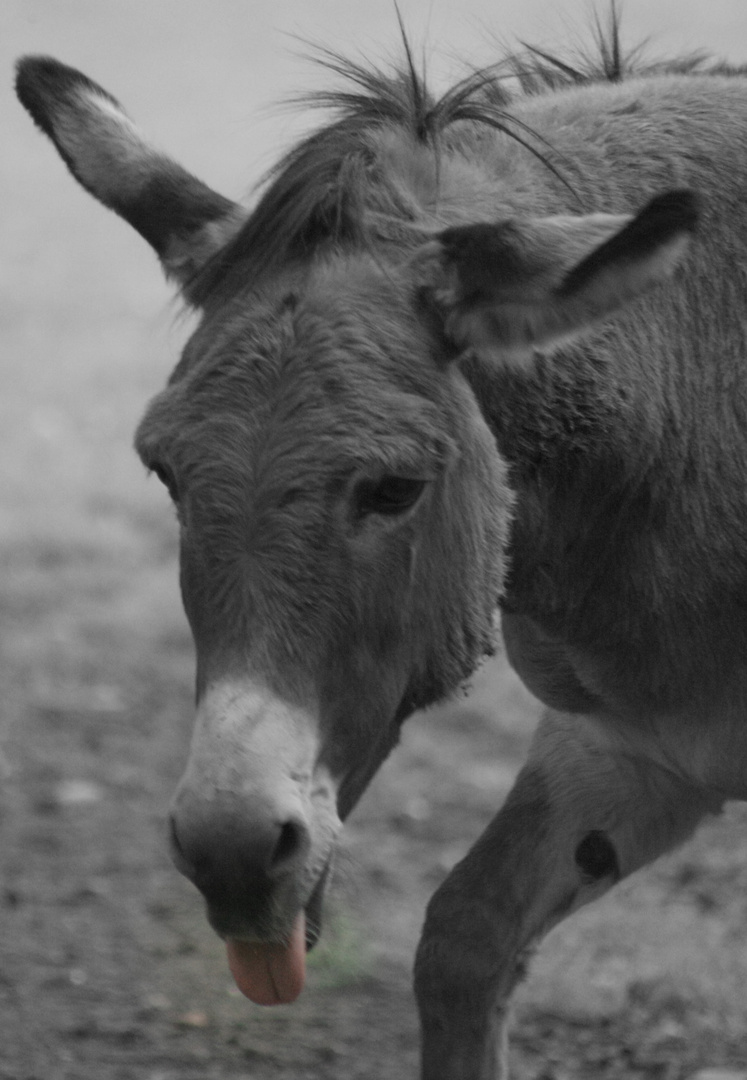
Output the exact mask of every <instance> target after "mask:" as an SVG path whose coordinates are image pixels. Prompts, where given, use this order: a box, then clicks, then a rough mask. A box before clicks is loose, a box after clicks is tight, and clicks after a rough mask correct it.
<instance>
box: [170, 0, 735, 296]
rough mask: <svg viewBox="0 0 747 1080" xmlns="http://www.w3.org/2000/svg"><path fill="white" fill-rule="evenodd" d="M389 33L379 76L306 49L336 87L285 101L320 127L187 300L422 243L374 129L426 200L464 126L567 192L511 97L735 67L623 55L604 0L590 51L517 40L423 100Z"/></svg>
mask: <svg viewBox="0 0 747 1080" xmlns="http://www.w3.org/2000/svg"><path fill="white" fill-rule="evenodd" d="M400 29H401V31H402V40H403V45H404V54H405V63H404V64H403V65H401V66H400V67H395V68H394V70H393V71H391V72H385V71H382V70H380V69H379V68H376V67H373V66H366V65H364V64H362V63H357V62H356V61H354V60H351V59H349V58H347V57H345V56H343V55H341V54H339V53H336V52H334V51H332V50H329V49H326V48H323V47H318V48H315V50H314V55H313V59H314V60H315V62H317V63H319V64H320V65H321V66H323V67H325V68H326V69H327V70H329V71H331V72H332V73H334V74H335V75H337V76H338V77H339V78H340V79H341V80H342V84H343V85H342V88H341V89H336V90H334V89H332V90H322V91H316V92H312V93H310V94H305V95H301V96H300V97H298V98H295V99H294V101H293V103H294V104H303V105H307V106H312V107H319V108H323V109H326V110H330V111H331V112H332V114H333V119H332V122H331V123H329V124H328V125H326V126H325V127H323V128H321V129H319V130H317V131H315V132H314V133H312V134H311V135H309V136H307V137H306V138H305V139H303V140H302V141H301V142H300V143H298V145H296V146H295V147H293V148H292V149H291V150H290V151H288V153H287V154H285V155H284V156H283V157H282V158H281V159H280V161H279V162H278V163H277V164H276V165H275V166H274V167H273V168H272V169H271V170H270V171H269V172H268V173H267V174H266V176H265V177H264V180H263V181H262V183H263V184H264V185H265V191H264V194H263V195H262V196H261V197H260V199H259V201H258V203H257V205H256V206H255V208H254V210H253V211H252V212H251V214H250V215H249V217H248V218H247V220H246V222H245V223H244V225H243V226H242V228H241V229H240V230H239V231H238V233H237V234H236V235H235V236H234V237H233V238H232V239H231V240H230V241H229V242H228V243H227V244H226V245H225V247H224V248H222V249H221V250H220V251H219V252H218V253H217V254H216V255H215V256H214V257H213V259H212V260H211V261H210V262H209V263H208V264H207V265H206V266H204V267H203V268H202V269H201V270H200V272H199V274H198V275H197V276H196V277H195V278H194V279H193V280H191V281H190V282H189V283H188V284H187V287H186V288H185V293H186V295H187V296H188V298H189V300H190V302H192V303H195V304H197V305H198V306H201V305H207V304H211V303H213V302H215V301H216V300H221V299H224V298H225V297H226V296H228V295H231V294H232V292H233V290H234V289H235V288H238V287H241V288H246V287H247V285H251V284H252V282H254V281H256V280H258V279H260V278H261V277H263V276H265V275H267V274H272V273H273V272H274V271H277V270H279V269H281V268H283V267H288V266H289V265H290V266H292V265H294V264H298V263H299V262H300V261H302V260H303V259H305V258H308V257H309V256H310V255H312V254H313V253H314V252H316V251H317V250H319V249H320V248H330V247H332V248H334V247H337V248H340V247H351V248H356V247H357V248H361V247H370V248H373V247H374V244H375V242H376V241H381V240H386V239H391V238H392V235H393V232H394V234H396V239H397V240H398V241H400V242H403V241H405V242H406V240H407V237H408V235H409V237H410V238H411V240H412V241H413V242H419V241H420V240H422V238H423V233H422V228H423V222H422V218H423V207H422V205H419V204H417V203H416V201H415V200H414V199H413V197H412V194H411V192H409V191H408V190H407V187H406V185H405V184H403V183H401V182H398V178H397V175H396V169H395V170H393V169H392V168H391V167H389V168H387V167H386V166H385V164H384V163H383V162H382V160H381V152H380V150H381V148H380V145H377V140H376V134H377V133H379V132H383V131H384V130H385V129H388V130H389V131H390V132H392V133H393V134H394V135H397V134H398V135H399V137H400V140H401V141H400V145H402V140H404V145H405V146H407V145H409V147H410V148H411V150H417V149H420V150H421V151H422V150H425V151H426V152H427V154H428V158H429V160H428V168H429V171H430V173H431V178H432V188H433V191H434V202H435V201H437V198H438V186H439V165H440V160H441V154H442V152H443V151H449V150H451V151H454V150H458V149H459V147H460V144H462V145H464V144H465V143H466V142H467V141H469V134H468V132H469V131H471V132H474V130H475V128H476V127H477V128H479V127H487V128H489V129H493V130H495V131H499V132H502V133H503V134H504V135H506V136H508V137H509V138H511V139H513V140H514V141H516V142H518V143H520V144H521V145H522V146H523V147H524V148H525V149H526V150H527V151H529V152H530V153H532V154H533V155H534V156H535V157H537V158H538V159H539V160H540V161H541V162H542V163H543V165H544V166H545V167H547V168H548V169H549V170H550V171H551V172H552V173H554V174H555V176H556V177H557V178H558V180H559V181H560V182H562V183H563V184H565V185H566V187H569V188H570V184H569V183H568V181H567V180H566V179H565V177H564V176H563V173H562V171H561V166H562V156H561V155H560V154H558V153H556V152H554V150H553V147H552V146H551V145H550V144H548V143H547V141H546V140H545V139H543V138H542V136H540V135H539V134H538V133H537V132H535V131H533V130H532V129H531V128H530V127H528V126H527V125H526V124H524V123H523V122H522V121H521V120H519V119H518V117H516V116H514V115H513V114H512V113H511V111H510V106H511V104H512V103H513V102H514V101H516V100H517V98H522V97H527V96H534V95H537V94H544V93H552V92H554V91H557V90H561V89H564V88H567V87H573V86H579V85H584V84H590V83H600V82H619V81H622V80H623V79H627V78H631V77H634V76H635V77H640V76H653V75H661V74H721V75H728V74H744V73H745V72H747V66H745V67H732V66H729V65H727V64H723V63H711V62H710V60H709V58H708V56H707V55H706V54H705V53H702V52H699V53H692V54H689V55H687V56H683V57H680V58H678V59H672V60H667V61H660V62H655V63H646V62H645V61H644V59H643V48H644V45H645V43H641V44H639V45H638V46H635V47H634V48H632V49H629V50H628V51H625V50H623V48H622V44H621V39H620V13H619V8H618V4H617V0H611V3H610V9H609V19H608V25H607V26H606V27H604V26H602V24H601V22H600V20H599V16H598V15H597V14H595V15H594V16H593V23H592V46H591V47H590V48H586V49H584V48H579V49H577V50H576V52H575V54H572V55H569V56H567V57H564V56H559V55H554V54H552V53H549V52H547V51H545V50H542V49H539V48H537V47H535V46H532V45H527V44H524V45H523V51H522V52H519V53H517V52H510V53H508V54H506V55H504V56H503V57H502V58H501V59H499V60H498V61H497V62H496V63H495V64H492V65H490V66H489V67H487V68H481V69H478V70H471V71H470V72H469V73H468V74H467V75H466V76H465V77H464V78H463V79H461V80H460V81H459V82H457V83H456V84H455V85H454V86H453V87H452V88H451V89H449V90H447V91H446V93H445V94H443V96H442V97H440V98H434V97H433V95H432V94H431V93H430V91H429V89H428V86H427V84H426V80H425V76H424V74H421V73H420V72H419V71H418V70H417V68H416V65H415V63H414V59H413V53H412V49H411V46H410V43H409V41H408V38H407V35H406V33H405V31H404V28H403V27H402V25H401V24H400ZM460 123H461V124H462V125H464V126H463V127H462V128H461V131H460V130H459V129H458V128H457V126H456V125H458V124H460ZM553 158H555V162H557V163H558V164H556V163H555V162H554V161H553ZM384 222H388V227H385V226H384ZM395 222H396V223H397V227H396V228H394V230H393V224H392V223H395ZM418 223H419V224H418ZM377 224H378V228H377Z"/></svg>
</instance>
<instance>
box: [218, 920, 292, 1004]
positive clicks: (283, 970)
mask: <svg viewBox="0 0 747 1080" xmlns="http://www.w3.org/2000/svg"><path fill="white" fill-rule="evenodd" d="M226 951H227V953H228V966H229V968H230V969H231V974H232V975H233V977H234V979H235V980H236V985H237V986H238V988H239V990H240V991H241V993H242V994H244V995H246V997H248V998H249V999H250V1000H251V1001H254V1002H256V1004H257V1005H287V1004H288V1003H289V1002H291V1001H295V1000H296V998H297V997H298V995H299V994H300V993H301V991H302V990H303V984H304V978H305V975H306V917H305V916H304V913H303V911H301V912H300V913H299V914H298V915H297V917H296V921H295V922H294V923H293V929H292V930H291V935H290V938H289V939H288V941H287V942H282V943H279V944H274V943H273V944H264V943H254V942H248V941H234V940H233V939H231V938H229V940H228V941H227V942H226Z"/></svg>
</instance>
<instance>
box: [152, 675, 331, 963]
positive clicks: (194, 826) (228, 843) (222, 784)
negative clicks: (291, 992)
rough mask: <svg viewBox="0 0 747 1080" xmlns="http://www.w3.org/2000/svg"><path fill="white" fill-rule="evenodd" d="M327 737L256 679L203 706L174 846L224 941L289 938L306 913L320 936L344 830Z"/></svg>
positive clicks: (233, 685) (175, 812)
mask: <svg viewBox="0 0 747 1080" xmlns="http://www.w3.org/2000/svg"><path fill="white" fill-rule="evenodd" d="M318 731H319V727H318V724H317V722H316V719H315V717H314V716H313V714H312V713H311V712H309V711H307V710H305V709H302V708H300V707H298V706H295V705H291V704H289V703H288V702H286V701H283V700H282V699H281V698H279V697H278V696H277V695H276V694H273V693H272V692H270V691H269V690H268V689H267V688H266V687H264V686H258V685H257V684H256V683H250V682H249V681H247V680H241V681H237V680H232V681H231V682H230V683H229V682H227V681H222V682H221V683H220V684H214V685H212V686H211V687H210V688H209V689H208V690H207V692H206V693H205V695H204V697H203V699H202V701H201V702H200V705H199V707H198V714H197V722H196V725H195V733H194V738H193V742H192V749H191V753H190V758H189V762H188V765H187V769H186V772H185V774H184V777H183V778H182V781H181V783H180V784H179V787H178V788H177V791H176V794H175V796H174V800H173V804H172V811H171V840H172V849H173V857H174V861H175V863H176V866H177V868H178V869H179V870H180V871H181V872H182V873H183V874H184V875H185V876H186V877H188V878H189V879H190V880H191V881H192V882H193V883H194V884H195V885H196V886H197V888H198V889H199V890H200V892H201V893H202V894H203V896H204V898H205V901H206V904H207V911H208V918H209V921H210V923H211V925H212V926H213V928H214V929H215V930H216V932H217V933H218V934H219V935H220V936H221V937H224V938H230V939H235V940H240V941H244V942H265V943H272V942H276V941H281V940H283V939H286V938H287V937H288V934H289V931H290V930H291V928H292V927H293V925H294V923H295V920H296V919H297V918H298V916H299V913H300V912H301V911H302V910H306V912H307V920H306V922H307V928H308V929H307V941H308V942H309V943H313V941H315V940H316V937H317V936H318V932H319V925H320V913H321V906H322V900H323V895H324V888H325V884H326V881H327V878H328V876H329V868H330V865H331V861H332V856H333V852H334V848H335V843H336V840H337V835H338V832H339V830H340V828H341V823H340V819H339V817H338V814H337V790H336V784H335V783H334V781H333V779H332V777H331V775H330V774H329V772H328V771H327V770H326V768H325V767H324V766H321V765H320V764H319V761H318V759H319V752H320V747H319V736H318Z"/></svg>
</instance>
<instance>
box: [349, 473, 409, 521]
mask: <svg viewBox="0 0 747 1080" xmlns="http://www.w3.org/2000/svg"><path fill="white" fill-rule="evenodd" d="M425 485H426V481H425V480H414V479H411V478H410V477H407V476H384V477H382V479H381V480H364V481H363V482H362V483H361V484H359V485H358V487H357V489H356V493H355V504H356V511H357V516H358V517H365V516H366V515H368V514H386V515H389V516H390V517H393V516H395V515H396V514H403V513H404V512H405V510H409V509H410V507H411V506H414V505H415V503H416V502H417V501H418V499H419V498H420V496H421V495H422V494H423V491H424V490H425Z"/></svg>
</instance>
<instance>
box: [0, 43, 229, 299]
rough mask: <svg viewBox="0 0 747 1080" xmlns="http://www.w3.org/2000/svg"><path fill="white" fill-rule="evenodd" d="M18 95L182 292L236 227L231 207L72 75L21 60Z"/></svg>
mask: <svg viewBox="0 0 747 1080" xmlns="http://www.w3.org/2000/svg"><path fill="white" fill-rule="evenodd" d="M16 91H17V93H18V97H19V98H20V100H21V102H22V104H23V105H24V106H25V107H26V109H28V111H29V112H30V113H31V116H32V117H33V119H34V120H35V121H36V123H37V124H38V125H39V127H40V128H41V129H42V131H43V132H44V133H45V135H48V136H49V138H50V139H51V140H52V142H53V143H54V144H55V146H56V147H57V150H58V151H59V153H60V155H61V157H62V158H63V160H64V161H65V164H66V165H67V167H68V168H69V169H70V172H71V173H72V174H73V176H74V177H75V179H76V180H78V181H79V183H81V184H82V185H83V187H84V188H85V189H86V190H87V191H89V192H90V193H91V195H93V196H95V198H97V199H99V201H100V202H102V203H103V204H104V205H105V206H108V207H109V208H110V209H112V210H114V211H115V212H116V213H117V214H119V215H120V216H121V217H123V218H124V219H125V221H129V223H130V225H132V226H133V227H134V228H135V229H137V231H138V232H139V233H140V234H141V235H142V236H144V237H145V239H146V240H147V241H148V243H149V244H151V246H152V247H153V248H155V251H156V253H157V255H158V257H159V258H160V260H161V263H162V264H163V268H164V270H165V271H166V273H167V274H168V275H169V276H170V277H172V278H174V279H175V280H176V281H177V282H178V283H179V284H180V285H182V286H188V283H189V281H190V280H191V278H192V277H193V276H194V275H195V274H196V273H197V272H198V271H199V270H200V268H201V267H202V266H204V264H205V263H206V262H207V260H208V259H209V258H210V257H211V255H213V254H214V253H215V252H216V251H217V250H218V249H219V248H221V247H222V246H223V245H224V244H225V243H226V241H227V240H228V239H229V238H230V237H231V236H232V235H233V234H234V233H235V232H236V230H237V229H238V228H239V226H240V225H241V222H242V220H243V217H244V211H243V210H242V209H241V208H240V207H239V206H238V205H237V204H236V203H232V202H230V201H229V200H228V199H224V198H223V196H222V195H218V194H216V192H214V191H212V190H211V189H210V188H209V187H206V185H205V184H203V183H202V182H201V181H199V180H197V179H195V177H193V176H191V175H190V174H189V173H188V172H186V171H185V170H184V169H182V168H181V166H179V165H177V164H175V162H173V161H171V159H170V158H168V157H166V156H164V155H163V154H161V153H160V152H159V151H158V150H155V149H154V148H153V147H152V146H150V145H149V144H148V143H147V142H146V141H145V139H144V138H143V136H142V135H141V134H140V132H139V131H138V129H137V128H136V127H135V125H134V124H133V123H132V121H131V120H130V119H129V117H128V116H127V115H126V113H125V112H124V111H123V109H122V107H121V106H120V104H119V103H118V102H117V101H116V100H115V99H114V98H113V97H111V95H110V94H107V92H106V91H105V90H102V88H101V87H100V86H97V85H96V83H94V82H92V81H91V80H90V79H88V78H87V77H86V76H85V75H82V74H81V73H80V72H79V71H76V70H75V69H74V68H71V67H67V66H66V65H65V64H61V63H59V62H58V61H57V60H53V59H51V58H50V57H46V56H27V57H24V58H23V59H22V60H20V61H19V63H18V68H17V79H16ZM186 291H187V292H188V288H187V290H186Z"/></svg>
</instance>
